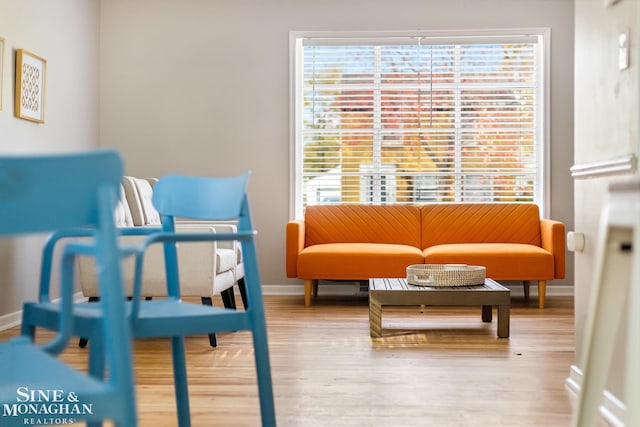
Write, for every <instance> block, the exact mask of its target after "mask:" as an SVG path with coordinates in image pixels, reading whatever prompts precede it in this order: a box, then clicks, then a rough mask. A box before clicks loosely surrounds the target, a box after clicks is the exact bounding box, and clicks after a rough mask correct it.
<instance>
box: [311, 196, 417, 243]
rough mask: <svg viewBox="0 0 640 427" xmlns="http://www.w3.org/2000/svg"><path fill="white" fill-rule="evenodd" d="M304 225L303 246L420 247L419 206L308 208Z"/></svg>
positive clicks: (333, 206) (326, 206)
mask: <svg viewBox="0 0 640 427" xmlns="http://www.w3.org/2000/svg"><path fill="white" fill-rule="evenodd" d="M304 222H305V238H306V241H305V246H312V245H317V244H322V243H395V244H404V245H410V246H414V247H416V248H419V247H420V208H419V207H418V206H369V205H325V206H308V207H307V209H306V212H305V219H304Z"/></svg>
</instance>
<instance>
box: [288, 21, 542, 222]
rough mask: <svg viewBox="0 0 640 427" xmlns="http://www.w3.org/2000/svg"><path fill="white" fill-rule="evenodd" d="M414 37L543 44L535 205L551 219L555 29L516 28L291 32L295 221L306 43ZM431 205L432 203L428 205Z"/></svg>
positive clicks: (299, 197) (299, 198) (291, 196)
mask: <svg viewBox="0 0 640 427" xmlns="http://www.w3.org/2000/svg"><path fill="white" fill-rule="evenodd" d="M411 37H421V38H422V37H426V38H434V39H435V38H437V39H438V43H464V42H465V39H467V40H468V41H473V42H476V43H477V42H478V38H486V40H487V42H490V41H493V42H502V43H507V42H509V41H511V40H518V41H522V40H523V38H526V37H536V38H537V39H538V42H537V43H538V49H540V52H539V58H540V64H539V66H540V75H539V77H540V78H539V81H538V87H537V89H536V90H537V94H538V99H539V100H540V102H539V103H538V105H536V114H537V116H538V117H539V122H538V123H539V125H540V126H538V127H537V129H536V141H537V144H538V145H537V146H536V169H537V170H536V176H537V179H538V185H537V186H536V194H534V202H535V203H537V204H538V206H539V209H540V214H541V216H542V217H545V216H547V215H548V210H549V201H550V159H549V155H548V153H550V135H551V126H550V106H549V105H550V90H551V84H550V78H549V76H550V69H551V67H550V57H551V55H550V53H551V30H550V28H542V27H540V28H538V27H536V28H511V29H478V30H437V31H291V32H290V34H289V61H290V73H289V83H290V107H289V115H290V118H289V127H290V151H289V153H290V155H289V157H290V159H289V160H290V169H289V186H290V187H289V218H290V219H302V218H303V217H304V212H303V195H302V191H303V189H302V169H303V166H302V165H303V152H304V150H303V146H302V128H303V126H301V123H302V120H303V117H302V116H303V114H302V106H303V99H302V98H303V93H302V91H301V90H299V88H300V87H301V80H302V79H303V75H304V73H303V55H302V54H299V53H300V52H301V51H302V48H301V47H302V41H303V40H304V39H313V38H317V39H323V41H324V42H329V41H334V42H335V43H336V44H347V42H346V40H348V44H353V43H357V42H358V41H361V42H364V43H371V40H372V39H375V40H376V42H379V43H384V42H390V43H397V42H398V40H402V39H406V38H411ZM426 203H429V202H426Z"/></svg>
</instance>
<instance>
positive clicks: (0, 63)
mask: <svg viewBox="0 0 640 427" xmlns="http://www.w3.org/2000/svg"><path fill="white" fill-rule="evenodd" d="M3 99H4V38H3V37H0V110H2V105H3V103H2V101H3Z"/></svg>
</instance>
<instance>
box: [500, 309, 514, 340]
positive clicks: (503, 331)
mask: <svg viewBox="0 0 640 427" xmlns="http://www.w3.org/2000/svg"><path fill="white" fill-rule="evenodd" d="M510 309H511V306H509V305H499V306H498V338H509V312H510Z"/></svg>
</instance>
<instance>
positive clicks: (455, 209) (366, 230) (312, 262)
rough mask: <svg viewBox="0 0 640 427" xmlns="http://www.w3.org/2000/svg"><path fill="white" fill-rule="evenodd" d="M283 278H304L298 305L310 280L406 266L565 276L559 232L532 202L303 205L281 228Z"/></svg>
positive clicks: (497, 275)
mask: <svg viewBox="0 0 640 427" xmlns="http://www.w3.org/2000/svg"><path fill="white" fill-rule="evenodd" d="M286 233H287V236H286V251H287V253H286V267H287V277H291V278H299V279H302V280H304V301H305V305H306V306H309V305H311V297H312V296H314V297H315V296H317V293H318V280H336V281H341V280H345V281H360V280H367V279H369V278H372V277H406V267H407V266H408V265H410V264H421V263H428V264H442V263H456V264H457V263H462V264H470V265H483V266H485V267H486V268H487V277H490V278H492V279H495V280H498V281H499V280H518V281H520V280H521V281H523V284H524V290H525V298H528V297H529V283H530V281H531V280H535V281H537V283H538V305H539V307H540V308H544V302H545V293H546V282H547V280H552V279H562V278H564V276H565V228H564V224H563V223H561V222H559V221H554V220H550V219H540V213H539V210H538V206H537V205H534V204H524V203H520V204H498V203H468V204H448V203H447V204H431V205H422V206H407V205H392V206H369V205H326V206H309V207H307V209H306V213H305V218H304V220H294V221H289V222H288V223H287V229H286Z"/></svg>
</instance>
